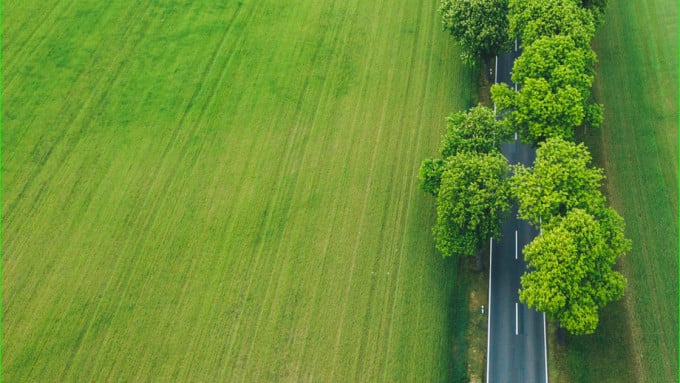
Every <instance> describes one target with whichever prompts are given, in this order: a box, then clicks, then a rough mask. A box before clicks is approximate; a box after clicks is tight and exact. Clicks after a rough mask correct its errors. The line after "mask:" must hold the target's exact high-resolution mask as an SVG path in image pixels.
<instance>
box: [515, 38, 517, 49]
mask: <svg viewBox="0 0 680 383" xmlns="http://www.w3.org/2000/svg"><path fill="white" fill-rule="evenodd" d="M515 52H517V38H515Z"/></svg>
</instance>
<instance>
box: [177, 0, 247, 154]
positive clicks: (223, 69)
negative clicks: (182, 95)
mask: <svg viewBox="0 0 680 383" xmlns="http://www.w3.org/2000/svg"><path fill="white" fill-rule="evenodd" d="M241 9H242V7H239V8H238V9H237V10H236V12H234V14H233V15H232V18H231V20H230V21H229V22H228V23H227V28H225V30H224V33H223V34H222V37H221V38H220V42H219V44H218V45H217V48H216V49H215V50H214V51H213V52H212V53H211V56H210V60H209V61H208V64H207V66H206V68H205V70H204V71H203V75H202V76H201V81H200V85H199V86H198V87H197V88H196V89H197V90H196V92H195V93H194V94H193V96H192V98H191V99H189V101H188V105H189V106H190V107H187V108H186V109H185V113H184V115H183V116H182V118H181V120H182V123H180V124H179V125H178V128H180V127H181V126H182V125H184V124H183V121H184V120H185V119H186V118H187V116H188V114H189V112H190V109H192V108H191V107H193V106H194V105H196V104H197V103H196V102H195V101H194V100H197V99H198V98H199V97H200V96H201V95H202V94H205V95H206V96H205V97H206V100H205V101H203V102H200V103H198V104H200V105H202V106H201V107H200V110H199V112H198V117H197V118H196V119H195V121H193V123H192V124H191V125H190V128H189V129H188V132H187V133H185V130H184V129H181V128H180V129H177V130H176V134H177V133H183V134H184V137H185V139H184V142H183V145H182V148H181V149H180V153H182V154H181V155H180V156H179V159H178V163H182V162H183V161H184V157H185V156H186V152H187V151H188V148H189V146H190V145H191V138H192V137H193V136H194V135H196V133H197V132H198V131H199V130H200V129H201V127H202V122H203V121H204V120H205V118H206V117H205V115H206V111H207V110H208V109H209V107H212V106H213V105H214V104H215V99H216V96H217V94H218V91H219V90H220V89H221V88H220V85H222V84H223V83H224V79H225V76H226V74H227V72H228V69H229V68H230V64H231V62H232V61H233V59H234V57H235V56H236V53H237V52H240V51H239V48H240V47H241V46H243V44H244V41H245V36H246V35H247V34H246V33H241V34H240V35H238V38H237V39H235V41H234V42H233V43H232V44H231V46H229V48H227V49H225V47H226V45H227V41H228V40H229V37H230V36H232V35H233V33H232V30H233V27H234V25H235V24H236V20H237V19H238V17H239V15H240V13H241ZM252 9H255V7H254V6H253V7H252ZM252 14H253V13H249V14H248V15H247V16H246V19H245V20H246V21H248V20H250V16H251V15H252ZM223 53H227V55H226V59H225V60H219V59H220V57H221V56H222V54H223ZM218 61H223V62H224V64H221V63H218ZM213 71H215V72H219V75H218V76H217V80H216V81H208V79H209V78H210V77H212V76H211V74H212V72H213ZM178 137H179V136H178V135H175V140H176V139H177V138H178ZM170 142H173V143H174V141H170ZM205 143H206V141H205V140H203V141H202V142H201V147H200V148H198V149H197V150H196V154H198V153H200V152H201V150H202V149H203V146H204V145H205ZM193 163H194V164H195V158H194V161H193ZM175 166H176V165H175Z"/></svg>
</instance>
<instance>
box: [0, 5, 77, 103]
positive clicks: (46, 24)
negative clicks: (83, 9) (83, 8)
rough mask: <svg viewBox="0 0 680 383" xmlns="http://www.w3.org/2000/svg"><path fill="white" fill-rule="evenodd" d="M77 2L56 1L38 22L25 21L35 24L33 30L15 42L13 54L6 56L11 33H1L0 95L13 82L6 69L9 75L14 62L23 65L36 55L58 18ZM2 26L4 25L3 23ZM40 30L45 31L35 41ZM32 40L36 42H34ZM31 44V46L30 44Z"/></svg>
mask: <svg viewBox="0 0 680 383" xmlns="http://www.w3.org/2000/svg"><path fill="white" fill-rule="evenodd" d="M76 3H77V1H71V3H70V4H69V3H67V2H65V1H63V0H58V1H55V4H54V6H52V7H51V8H50V9H47V10H45V11H44V12H42V13H41V14H40V16H39V17H40V20H39V21H38V22H35V20H34V19H27V21H29V22H32V23H33V22H34V23H35V25H36V26H35V28H33V29H32V30H31V32H29V33H28V36H27V37H26V38H25V39H23V41H21V40H20V39H17V40H18V41H15V42H14V43H15V44H16V46H17V47H18V49H17V51H16V52H13V53H12V54H7V53H8V52H11V50H10V49H9V48H11V47H12V46H13V45H14V44H13V43H12V40H8V39H7V37H8V35H10V36H11V34H12V32H13V31H3V32H2V34H3V39H2V42H3V47H2V49H3V51H5V52H3V53H4V54H3V58H4V59H5V60H4V61H5V62H4V63H3V65H2V66H3V70H2V74H3V90H2V93H5V91H6V90H7V89H10V88H11V85H10V84H11V83H12V82H13V80H14V78H15V77H14V76H11V77H10V78H7V75H6V73H7V72H8V69H10V73H11V72H12V70H13V69H14V68H12V67H13V66H14V64H15V62H19V63H23V62H26V61H27V59H28V58H29V57H32V56H34V55H36V54H37V52H38V48H39V47H41V46H42V45H43V44H44V42H45V41H47V38H48V37H52V36H53V35H54V33H53V32H54V29H55V28H56V26H57V24H58V23H57V20H58V19H59V18H60V16H61V15H63V14H64V13H67V14H68V13H70V12H69V11H70V9H71V8H73V6H74V4H76ZM60 5H62V7H61V8H65V9H61V10H60V11H59V12H57V8H59V6H60ZM7 7H8V6H7V4H5V5H4V7H3V8H5V9H7ZM3 25H6V24H5V23H3ZM23 27H24V25H20V26H19V27H17V28H16V29H17V30H22V28H23ZM42 29H46V31H45V33H43V34H42V36H41V37H40V39H36V38H37V37H38V33H39V32H41V30H42ZM34 40H36V41H35V42H34ZM32 43H33V44H32Z"/></svg>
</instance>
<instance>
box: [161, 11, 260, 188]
mask: <svg viewBox="0 0 680 383" xmlns="http://www.w3.org/2000/svg"><path fill="white" fill-rule="evenodd" d="M255 4H256V5H260V3H259V2H256V3H255ZM255 9H257V7H256V6H252V7H250V12H249V13H248V14H247V15H245V20H250V19H251V16H252V15H253V13H254V12H255ZM241 11H242V8H241V7H239V8H238V10H237V11H236V12H234V14H233V15H232V18H231V20H230V21H229V22H228V24H229V26H228V27H227V28H226V29H225V31H224V34H223V36H222V38H221V40H220V45H218V48H217V49H215V50H213V51H212V53H211V55H210V57H209V59H208V60H207V61H205V66H204V67H203V70H202V71H201V75H200V76H199V79H200V80H199V81H198V84H197V85H196V86H195V88H194V91H193V93H192V94H191V97H189V99H188V100H187V101H186V105H185V106H184V110H183V111H182V113H181V115H180V116H179V118H178V119H177V124H176V125H175V127H174V129H173V132H172V133H171V134H170V139H168V140H167V143H166V144H165V148H164V149H163V152H162V154H161V158H162V160H161V164H166V163H167V161H165V158H167V156H168V154H169V152H170V151H171V150H172V148H174V147H176V145H177V142H178V141H179V140H180V136H181V135H182V134H183V133H185V132H184V129H183V127H184V125H185V120H186V119H187V117H188V116H189V114H190V112H191V110H192V107H193V106H194V103H195V102H196V100H197V99H198V98H199V97H200V95H201V94H202V93H203V88H204V87H205V86H208V85H206V84H207V83H208V81H207V79H208V77H209V74H210V73H211V72H212V70H213V67H214V66H215V65H216V56H217V55H218V53H219V52H220V47H221V46H222V44H223V43H224V42H225V40H226V37H227V36H228V35H229V32H230V31H231V29H232V27H233V25H234V24H235V22H236V19H237V18H238V17H239V16H240V14H241ZM244 35H245V33H244V34H242V35H241V36H240V37H239V40H242V39H243V37H244ZM197 125H198V124H197V123H196V124H193V129H191V132H190V133H189V134H185V137H186V138H185V141H184V143H185V145H186V142H187V141H188V140H189V139H190V138H191V136H192V134H193V130H194V129H195V127H196V126H197ZM182 151H184V149H183V150H182ZM167 166H170V165H167ZM162 173H163V171H162V170H161V169H159V171H157V172H156V176H155V177H154V180H155V179H156V178H157V177H158V175H159V174H162Z"/></svg>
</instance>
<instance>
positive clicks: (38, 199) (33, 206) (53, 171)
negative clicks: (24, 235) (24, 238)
mask: <svg viewBox="0 0 680 383" xmlns="http://www.w3.org/2000/svg"><path fill="white" fill-rule="evenodd" d="M135 45H136V43H135ZM121 68H122V64H121V65H119V66H118V68H117V70H116V72H115V73H114V75H113V76H112V77H113V78H117V77H118V75H119V74H120V72H121ZM103 83H104V78H101V79H100V81H99V83H98V84H97V86H95V87H93V88H92V91H91V92H90V94H89V97H88V98H87V100H86V102H85V104H84V105H82V107H81V108H80V109H79V110H78V111H77V114H76V117H75V119H74V120H76V121H77V120H79V119H80V118H81V116H82V115H84V114H85V111H86V110H88V109H89V105H90V104H91V103H92V102H93V99H94V98H95V96H96V95H97V90H98V89H99V88H100V87H101V85H102V84H103ZM72 91H73V90H72ZM80 125H81V126H80V129H79V130H78V131H81V130H82V129H84V123H81V124H80ZM70 126H71V127H74V126H78V124H77V123H74V124H71V125H70ZM73 129H78V128H73ZM73 129H68V128H67V129H65V131H64V133H63V134H61V135H60V136H59V137H58V138H57V142H56V143H55V144H53V145H52V146H51V147H50V149H49V152H48V155H47V156H46V157H47V158H46V159H45V162H47V161H48V159H49V158H51V157H52V156H51V155H52V153H53V152H54V150H55V149H57V148H58V147H59V145H60V144H61V143H62V142H63V141H64V140H65V139H66V138H65V137H66V136H67V135H68V133H69V132H70V131H71V130H73ZM73 137H79V134H78V133H77V132H76V133H75V134H74V135H73ZM76 140H78V139H77V138H72V139H71V141H74V142H72V143H71V145H68V147H66V148H65V149H64V153H60V154H59V157H60V158H59V160H58V161H57V160H55V161H56V162H54V163H55V166H56V167H57V168H56V169H46V168H48V166H41V167H37V168H35V169H34V170H33V174H32V176H31V178H30V181H28V182H27V183H25V184H24V185H23V187H22V191H21V193H20V194H19V197H17V199H15V201H13V202H14V203H13V204H12V205H11V206H10V207H9V208H8V209H7V213H6V214H7V219H12V218H11V217H12V216H13V213H14V212H15V210H14V208H15V207H16V204H17V203H18V202H20V201H22V200H23V198H22V196H23V194H24V193H27V192H28V190H29V187H30V186H32V185H33V184H34V183H35V182H38V177H39V176H40V175H41V174H44V173H45V172H48V174H47V180H46V181H45V182H43V183H42V187H41V188H40V189H39V190H38V191H37V192H36V193H37V195H36V196H35V198H32V199H31V200H32V202H31V203H30V206H29V207H28V209H29V210H28V211H37V210H39V209H36V206H40V204H42V202H43V201H42V199H43V194H44V193H45V192H46V191H47V186H48V185H52V184H53V180H54V179H55V177H56V176H57V175H58V174H60V172H59V171H58V169H60V168H62V167H63V165H64V163H65V162H66V161H65V159H66V158H68V156H69V155H70V153H71V152H72V151H73V149H74V147H75V146H76V145H75V141H76ZM24 222H25V224H24V225H21V224H19V225H17V226H16V227H17V230H22V229H23V227H24V226H25V225H26V224H29V223H30V222H31V221H30V220H24ZM21 257H22V254H21V253H18V254H17V257H16V258H15V260H16V263H15V264H18V261H19V260H20V259H21ZM8 271H9V272H11V270H8ZM80 340H82V337H81V338H80ZM79 347H80V344H78V345H77V347H76V348H74V349H73V351H72V353H73V354H72V355H75V353H76V352H77V350H78V348H79Z"/></svg>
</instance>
